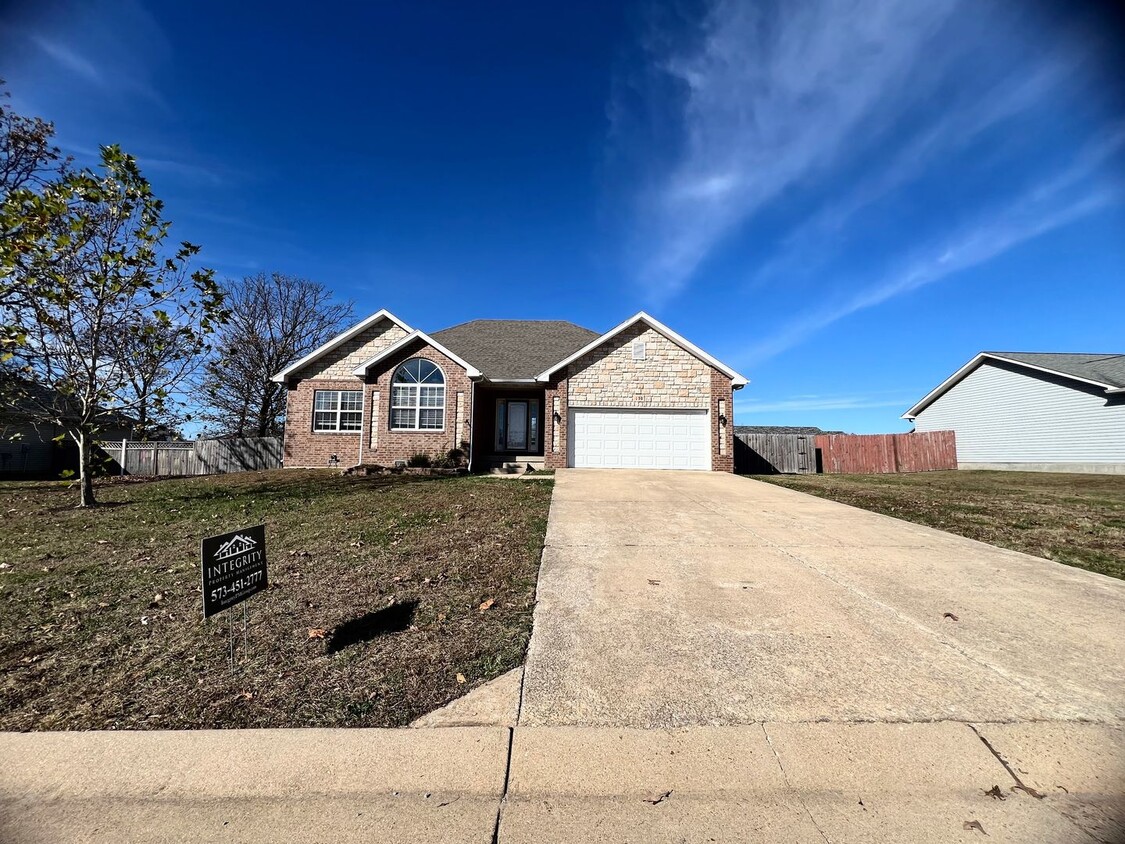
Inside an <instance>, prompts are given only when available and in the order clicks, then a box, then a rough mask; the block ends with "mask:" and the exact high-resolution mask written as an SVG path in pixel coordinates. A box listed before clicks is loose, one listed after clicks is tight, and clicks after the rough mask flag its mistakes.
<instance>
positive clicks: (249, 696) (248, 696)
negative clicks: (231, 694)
mask: <svg viewBox="0 0 1125 844" xmlns="http://www.w3.org/2000/svg"><path fill="white" fill-rule="evenodd" d="M238 696H239V697H240V698H242V699H243V700H251V699H252V698H253V697H254V693H253V692H239V694H238Z"/></svg>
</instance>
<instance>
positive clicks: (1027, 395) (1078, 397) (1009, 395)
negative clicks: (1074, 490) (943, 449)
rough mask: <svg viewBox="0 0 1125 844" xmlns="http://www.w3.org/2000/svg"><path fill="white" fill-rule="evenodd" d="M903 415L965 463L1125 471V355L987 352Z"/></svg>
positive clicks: (961, 464) (988, 466)
mask: <svg viewBox="0 0 1125 844" xmlns="http://www.w3.org/2000/svg"><path fill="white" fill-rule="evenodd" d="M902 418H903V419H909V420H911V421H912V422H913V423H914V426H915V430H918V431H941V430H952V431H956V433H957V461H958V466H959V467H960V468H962V469H1024V470H1029V471H1047V472H1053V471H1057V472H1122V473H1125V355H1108V354H1106V355H1094V354H1089V355H1080V354H1053V353H1029V352H981V353H980V354H979V355H977V356H976V357H975V358H973V359H972V360H971V361H969V362H968V363H967V364H965V365H964V366H963V367H961V368H960V369H959V370H957V371H956V372H955V373H953V375H951V376H950V377H949V378H948V379H946V380H945V381H944V382H942V383H941V384H940V385H938V387H937V388H936V389H934V390H933V391H932V392H931V393H930V394H929V395H927V396H926V397H925V398H924V399H922V400H921V401H920V402H918V403H917V404H916V405H914V407H912V408H910V410H908V411H906V413H904V414H903V417H902Z"/></svg>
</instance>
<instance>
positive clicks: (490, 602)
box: [480, 598, 496, 612]
mask: <svg viewBox="0 0 1125 844" xmlns="http://www.w3.org/2000/svg"><path fill="white" fill-rule="evenodd" d="M495 603H496V599H495V598H489V599H488V600H487V601H485V602H484V603H483V604H481V605H480V611H481V612H484V611H485V610H486V609H488V608H489V607H491V606H492V605H493V604H495Z"/></svg>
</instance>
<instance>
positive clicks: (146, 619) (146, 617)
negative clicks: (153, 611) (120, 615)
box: [141, 615, 148, 624]
mask: <svg viewBox="0 0 1125 844" xmlns="http://www.w3.org/2000/svg"><path fill="white" fill-rule="evenodd" d="M141 624H148V616H147V615H142V616H141Z"/></svg>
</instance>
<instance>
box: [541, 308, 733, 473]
mask: <svg viewBox="0 0 1125 844" xmlns="http://www.w3.org/2000/svg"><path fill="white" fill-rule="evenodd" d="M634 340H641V341H642V342H644V344H645V350H644V360H634V358H633V341H634ZM566 371H567V377H566V378H562V379H559V380H558V381H553V382H551V383H549V384H548V385H547V390H546V395H545V401H544V407H545V412H544V427H543V435H544V443H545V445H546V447H545V449H544V459H545V464H546V467H547V468H548V469H562V468H565V467H566V465H567V447H568V446H567V425H568V422H569V411H570V408H571V407H604V408H612V407H626V408H652V409H663V410H708V411H709V412H710V416H709V420H710V430H711V468H712V470H713V471H716V472H733V471H734V450H733V446H734V442H733V440H732V436H733V434H732V431H733V425H734V414H733V408H734V405H733V392H734V391H733V388H732V385H731V379H730V377H729V376H727V375H725V374H723V373H722V372H720V371H719V370H717V369H715V368H713V367H712V366H710V365H709V364H707V363H705V362H703V361H701V360H699V358H697V357H695V355H693V354H691V353H690V352H688V351H686V350H685V349H682V348H680V347H679V346H678V345H676V344H675V343H673V342H672V341H671V340H669V339H668V338H666V337H665V336H664V335H663V334H660V333H659V332H657V331H654V330H653V329H651V328H649V327H648V326H647V325H643V324H640V323H638V324H637V325H636V326H633V327H632V328H630V329H629V330H627V331H623V332H622V333H621V334H619V335H618V336H616V337H614V338H613V339H612V340H610V341H609V342H608V343H606V344H605V345H604V346H602V347H600V348H598V349H595V350H594V351H592V352H590V353H589V354H587V355H584V356H583V357H581V358H579V359H578V360H577V361H575V362H574V363H573V364H571V365H570V366H569V367H567V370H566ZM720 407H721V411H720ZM556 410H557V411H558V414H559V421H558V422H557V423H556V422H555V419H554V412H555V411H556ZM720 416H725V417H726V419H727V424H726V425H722V424H720Z"/></svg>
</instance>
